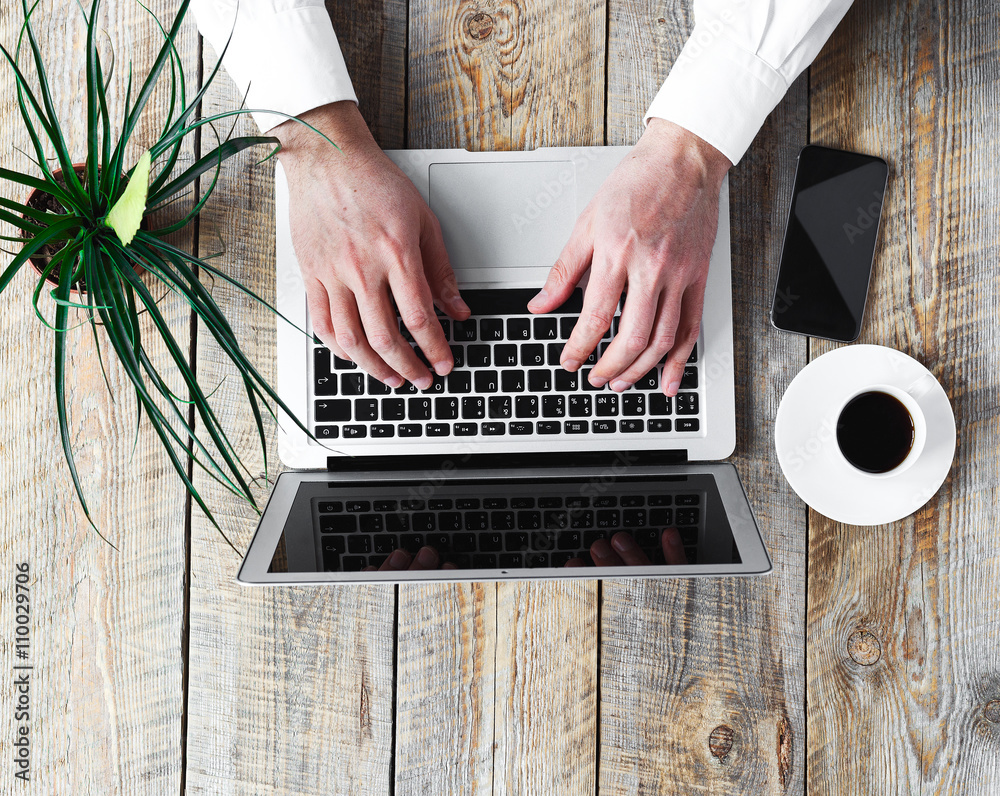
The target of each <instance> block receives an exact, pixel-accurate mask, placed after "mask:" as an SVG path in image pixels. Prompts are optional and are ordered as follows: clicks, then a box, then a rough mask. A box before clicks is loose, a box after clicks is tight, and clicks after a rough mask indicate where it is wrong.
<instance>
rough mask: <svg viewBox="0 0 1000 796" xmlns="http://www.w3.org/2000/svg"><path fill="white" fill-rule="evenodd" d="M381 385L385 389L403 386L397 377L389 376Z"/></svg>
mask: <svg viewBox="0 0 1000 796" xmlns="http://www.w3.org/2000/svg"><path fill="white" fill-rule="evenodd" d="M383 383H384V384H385V386H386V387H392V388H393V389H396V388H397V387H402V386H403V380H402V379H401V378H400V377H399V376H390V377H389V378H387V379H386V380H385V381H384V382H383Z"/></svg>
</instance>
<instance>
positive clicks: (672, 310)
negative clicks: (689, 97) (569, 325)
mask: <svg viewBox="0 0 1000 796" xmlns="http://www.w3.org/2000/svg"><path fill="white" fill-rule="evenodd" d="M731 165H732V164H731V163H730V162H729V160H728V159H727V158H726V157H725V156H724V155H723V154H722V153H720V152H719V151H718V150H717V149H715V147H713V146H711V145H710V144H708V143H706V142H705V141H703V140H702V139H701V138H699V137H698V136H696V135H694V134H693V133H690V132H688V131H687V130H685V129H684V128H682V127H679V126H678V125H676V124H674V123H672V122H668V121H666V120H664V119H651V120H650V122H649V125H648V126H647V128H646V130H645V132H644V133H643V135H642V137H641V138H640V139H639V143H638V144H636V146H635V148H634V149H633V150H632V151H631V152H630V153H629V154H628V156H627V157H626V158H625V160H623V161H622V162H621V163H620V164H619V165H618V166H617V168H615V170H614V171H613V172H612V173H611V175H610V176H609V177H608V179H607V180H606V181H605V182H604V184H603V185H602V186H601V188H600V190H599V191H598V192H597V194H596V195H595V196H594V198H593V199H592V200H591V201H590V204H588V205H587V207H586V209H584V211H583V213H582V214H581V215H580V217H579V219H577V222H576V226H575V227H574V229H573V233H572V235H571V236H570V239H569V242H568V243H567V244H566V246H565V248H563V251H562V253H561V254H560V255H559V259H558V260H557V261H556V263H555V265H554V266H553V267H552V270H551V271H550V272H549V276H548V279H547V280H546V282H545V286H544V287H543V288H542V290H541V292H540V293H539V294H538V295H537V296H535V297H534V298H533V299H532V300H531V302H529V304H528V309H529V310H531V312H534V313H544V312H551V311H552V310H554V309H556V308H557V307H559V305H561V304H562V303H563V302H564V301H565V300H566V299H567V298H569V296H570V294H571V293H572V291H573V288H574V287H575V286H576V284H577V283H578V282H579V281H580V279H581V278H582V277H583V275H584V274H585V273H586V271H587V269H588V268H590V269H591V273H590V281H589V283H588V285H587V289H586V292H585V295H584V302H583V311H582V312H581V314H580V319H579V321H578V322H577V324H576V327H575V328H574V330H573V334H572V335H571V336H570V338H569V340H568V341H567V343H566V346H565V347H564V349H563V352H562V357H561V364H562V366H563V368H565V369H566V370H569V371H575V370H578V369H579V367H580V365H581V364H582V363H583V362H584V361H585V360H586V359H587V357H588V356H589V355H590V353H591V352H592V351H593V350H594V349H595V348H596V347H597V344H598V343H599V341H600V340H601V337H602V336H603V335H604V333H605V331H607V329H608V327H609V326H610V325H611V321H612V319H613V318H614V314H615V308H616V307H617V305H618V301H619V299H620V298H621V294H622V291H623V290H624V289H625V287H626V285H627V286H628V295H627V298H626V300H625V305H624V307H623V309H622V313H621V321H620V327H619V330H618V333H617V334H616V335H615V337H614V339H613V340H612V342H611V344H610V345H609V346H608V348H607V350H606V351H605V352H604V354H603V355H602V356H601V357H600V359H599V360H598V362H597V364H596V365H595V366H594V367H593V369H592V370H591V372H590V383H591V384H593V385H594V386H596V387H601V386H603V385H605V384H607V383H609V382H610V387H611V389H612V390H615V391H617V392H621V391H622V390H625V389H627V388H628V387H631V386H632V385H633V384H634V383H635V382H636V381H638V380H639V379H641V378H642V377H643V376H644V375H645V374H646V373H648V372H649V371H650V370H652V369H653V368H654V367H656V365H657V363H658V362H660V360H661V359H662V358H663V356H664V354H667V353H668V352H669V356H668V357H667V360H666V362H665V364H664V366H663V375H662V379H661V384H662V385H663V391H664V392H665V393H666V394H667V395H674V394H676V392H677V390H678V388H679V386H680V381H681V377H682V375H683V373H684V364H685V363H686V362H687V359H688V357H689V356H690V354H691V349H692V348H693V347H694V344H695V342H696V341H697V339H698V331H699V329H700V326H701V311H702V305H703V303H704V298H705V282H706V279H707V277H708V263H709V260H710V258H711V255H712V245H713V243H714V242H715V233H716V230H717V228H718V223H719V190H720V188H721V187H722V180H723V178H724V177H725V174H726V172H727V170H728V169H729V167H730V166H731Z"/></svg>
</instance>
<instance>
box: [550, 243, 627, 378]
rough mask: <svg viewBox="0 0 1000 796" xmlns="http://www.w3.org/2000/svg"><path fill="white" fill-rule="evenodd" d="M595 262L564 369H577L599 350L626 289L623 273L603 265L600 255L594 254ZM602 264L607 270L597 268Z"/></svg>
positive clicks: (564, 356)
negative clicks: (597, 348) (601, 340)
mask: <svg viewBox="0 0 1000 796" xmlns="http://www.w3.org/2000/svg"><path fill="white" fill-rule="evenodd" d="M594 263H595V267H594V268H593V269H591V272H590V282H588V283H587V290H586V291H585V292H584V295H583V311H582V312H581V313H580V318H579V320H577V322H576V326H574V327H573V333H572V334H571V335H570V336H569V340H568V341H567V342H566V345H565V347H564V348H563V351H562V355H561V357H560V360H559V361H560V364H561V365H562V366H563V368H564V369H565V370H570V371H573V370H577V369H578V368H579V367H580V365H581V364H582V363H583V361H584V360H585V359H586V358H587V357H589V356H590V352H591V351H593V350H594V349H595V348H596V347H597V344H598V342H600V339H601V338H602V337H603V336H604V333H605V332H606V331H607V330H608V329H609V328H610V327H611V321H612V319H613V318H614V317H615V309H616V308H617V307H618V302H619V300H620V299H621V295H622V288H624V287H625V272H624V271H621V270H615V271H612V270H611V268H609V267H607V265H608V264H607V263H602V262H601V260H600V254H596V255H595V258H594ZM602 265H603V266H605V267H598V266H602Z"/></svg>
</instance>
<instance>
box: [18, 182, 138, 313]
mask: <svg viewBox="0 0 1000 796" xmlns="http://www.w3.org/2000/svg"><path fill="white" fill-rule="evenodd" d="M86 168H87V164H86V163H74V164H73V171H75V172H76V173H77V175H78V176H80V177H82V176H83V174H84V172H85V171H86ZM62 173H63V170H62V169H56V170H55V171H54V172H52V176H53V177H55V178H56V179H58V178H59V177H61V176H62ZM98 174H100V171H98ZM122 179H123V180H124V179H125V175H124V174H123V175H122ZM43 194H45V191H42V190H40V189H38V188H35V189H34V190H32V192H31V193H30V194H28V200H27V201H26V202H25V204H26V205H29V206H31V207H37V208H38V209H42V208H41V207H40V202H41V196H42V195H43ZM46 195H47V194H46ZM53 209H54V208H53ZM22 217H23V218H25V220H27V221H31V219H30V218H27V216H22ZM139 228H140V229H142V230H146V229H148V228H149V225H148V224H147V223H146V219H145V218H143V219H142V221H141V222H140V224H139ZM21 237H22V238H27V237H29V235H28V234H27V233H26V232H25V231H24V230H22V231H21ZM56 251H58V249H57V250H56ZM56 251H53V252H52V253H51V254H46V255H43V256H41V257H38V256H35V257H29V258H28V261H29V262H30V263H31V265H32V267H33V268H34V269H35V271H37V272H38V275H39V276H41V275H42V273H44V271H45V267H46V266H47V265H48V264H49V258H51V257H52V255H54V254H55V253H56ZM143 270H144V269H143V268H142V266H141V265H136V266H135V272H136V273H137V274H141V273H142V272H143ZM45 281H46V282H48V283H49V284H50V285H52V286H53V287H57V286H58V285H59V274H57V273H51V274H49V275H48V276H47V277H45ZM80 288H84V289H85V288H86V285H84V284H83V283H82V282H80V283H75V284H74V285H73V287H72V289H71V290H70V294H71V295H73V296H77V297H79V295H80Z"/></svg>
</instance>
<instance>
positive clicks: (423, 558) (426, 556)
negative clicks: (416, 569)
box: [417, 547, 437, 567]
mask: <svg viewBox="0 0 1000 796" xmlns="http://www.w3.org/2000/svg"><path fill="white" fill-rule="evenodd" d="M417 563H418V564H420V566H422V567H433V566H434V565H435V564H437V553H435V552H434V548H433V547H421V548H420V552H419V553H417Z"/></svg>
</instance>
